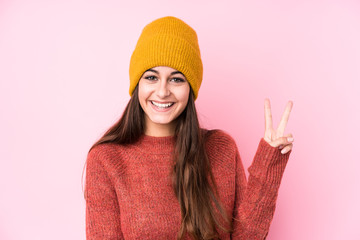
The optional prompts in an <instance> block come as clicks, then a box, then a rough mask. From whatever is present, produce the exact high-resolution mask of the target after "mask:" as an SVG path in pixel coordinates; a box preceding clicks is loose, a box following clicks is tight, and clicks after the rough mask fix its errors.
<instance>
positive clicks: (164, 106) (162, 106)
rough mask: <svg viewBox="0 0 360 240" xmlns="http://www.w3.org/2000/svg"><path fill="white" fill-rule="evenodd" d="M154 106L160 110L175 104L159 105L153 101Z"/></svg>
mask: <svg viewBox="0 0 360 240" xmlns="http://www.w3.org/2000/svg"><path fill="white" fill-rule="evenodd" d="M151 103H152V104H154V105H155V106H157V107H159V108H167V107H170V106H172V105H173V104H174V103H157V102H154V101H151Z"/></svg>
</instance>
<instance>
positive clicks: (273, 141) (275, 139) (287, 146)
mask: <svg viewBox="0 0 360 240" xmlns="http://www.w3.org/2000/svg"><path fill="white" fill-rule="evenodd" d="M292 106H293V102H292V101H289V102H288V103H287V105H286V109H285V111H284V113H283V115H282V118H281V121H280V124H279V126H278V128H277V129H276V130H275V129H273V123H272V116H271V108H270V100H269V99H267V98H266V99H265V136H264V140H265V141H266V142H267V143H269V144H270V145H271V146H272V147H278V148H279V149H282V150H281V153H282V154H285V153H287V152H289V151H290V150H291V149H292V147H293V144H292V142H293V141H294V139H293V136H292V134H287V135H285V136H284V131H285V127H286V124H287V122H288V119H289V115H290V112H291V109H292Z"/></svg>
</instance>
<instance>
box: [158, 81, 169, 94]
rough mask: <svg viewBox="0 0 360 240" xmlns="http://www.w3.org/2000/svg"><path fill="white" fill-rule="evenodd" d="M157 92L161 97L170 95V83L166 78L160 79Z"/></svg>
mask: <svg viewBox="0 0 360 240" xmlns="http://www.w3.org/2000/svg"><path fill="white" fill-rule="evenodd" d="M156 94H157V96H158V97H159V98H165V97H168V96H169V95H170V89H169V85H168V82H167V81H166V80H160V81H159V83H158V87H157V91H156Z"/></svg>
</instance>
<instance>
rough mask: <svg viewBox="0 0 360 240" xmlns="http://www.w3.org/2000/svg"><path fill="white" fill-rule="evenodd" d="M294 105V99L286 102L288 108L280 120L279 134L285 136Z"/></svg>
mask: <svg viewBox="0 0 360 240" xmlns="http://www.w3.org/2000/svg"><path fill="white" fill-rule="evenodd" d="M292 107H293V102H292V101H288V103H287V104H286V108H285V111H284V113H283V115H282V117H281V120H280V123H279V126H278V128H277V132H278V134H279V136H283V135H284V132H285V127H286V124H287V123H288V120H289V116H290V112H291V109H292Z"/></svg>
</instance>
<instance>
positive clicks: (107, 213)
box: [85, 147, 124, 240]
mask: <svg viewBox="0 0 360 240" xmlns="http://www.w3.org/2000/svg"><path fill="white" fill-rule="evenodd" d="M102 157H103V155H101V152H100V151H99V148H96V147H95V148H94V149H92V150H91V151H90V153H89V154H88V157H87V165H86V185H85V199H86V239H91V240H95V239H99V240H100V239H102V240H103V239H114V240H115V239H124V238H123V236H122V233H121V229H120V209H119V204H118V200H117V196H116V192H115V189H114V186H113V184H112V182H111V179H110V178H109V176H108V173H107V171H106V170H105V168H104V165H103V162H102V159H101V158H102Z"/></svg>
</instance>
